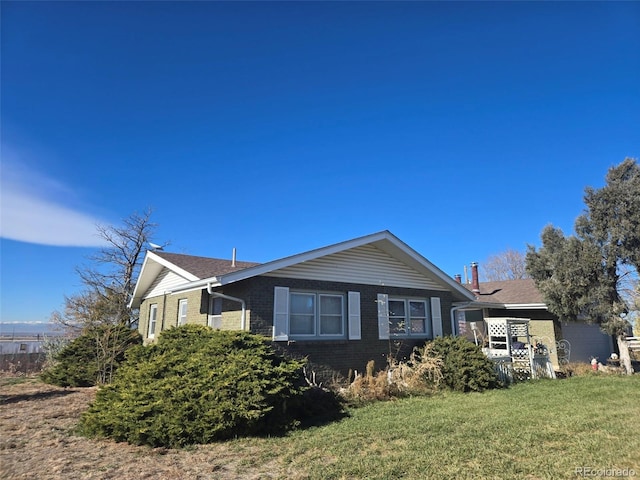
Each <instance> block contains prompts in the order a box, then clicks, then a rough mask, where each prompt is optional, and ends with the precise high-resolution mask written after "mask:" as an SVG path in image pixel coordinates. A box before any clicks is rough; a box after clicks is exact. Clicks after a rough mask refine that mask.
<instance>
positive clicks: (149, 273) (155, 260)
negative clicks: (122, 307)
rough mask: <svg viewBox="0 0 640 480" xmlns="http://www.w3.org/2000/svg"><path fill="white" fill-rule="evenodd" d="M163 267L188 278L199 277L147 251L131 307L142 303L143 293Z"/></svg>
mask: <svg viewBox="0 0 640 480" xmlns="http://www.w3.org/2000/svg"><path fill="white" fill-rule="evenodd" d="M163 267H166V268H168V269H169V270H172V271H173V272H175V273H176V274H178V275H180V276H181V277H184V278H186V279H187V280H190V281H194V280H198V277H196V276H195V275H193V274H192V273H189V272H187V271H186V270H184V269H182V268H180V267H178V266H176V265H174V264H173V263H171V262H168V261H167V260H165V259H164V258H161V257H159V256H158V255H156V254H155V253H153V252H151V251H147V254H146V255H145V257H144V261H143V262H142V268H141V269H140V275H139V276H138V281H137V282H136V286H135V288H134V289H133V295H132V296H131V300H130V301H129V308H138V307H139V306H140V303H141V302H142V295H144V293H145V292H146V291H147V290H148V289H149V287H150V286H151V284H152V283H153V281H154V280H155V279H156V277H157V276H158V275H159V274H160V272H161V271H162V268H163Z"/></svg>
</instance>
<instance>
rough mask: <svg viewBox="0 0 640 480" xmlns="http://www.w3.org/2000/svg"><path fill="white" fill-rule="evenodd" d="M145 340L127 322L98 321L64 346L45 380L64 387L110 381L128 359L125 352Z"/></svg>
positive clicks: (44, 374) (45, 373) (45, 374)
mask: <svg viewBox="0 0 640 480" xmlns="http://www.w3.org/2000/svg"><path fill="white" fill-rule="evenodd" d="M141 343H142V337H141V336H140V334H139V333H138V332H137V331H135V330H131V329H130V328H129V327H127V326H125V325H107V324H104V325H98V326H93V327H90V328H87V329H86V330H85V331H84V333H82V334H81V335H80V336H79V337H77V338H76V339H74V340H73V341H71V342H70V343H69V344H68V345H66V346H65V347H64V348H62V349H61V350H60V351H59V352H58V353H57V354H56V355H55V356H54V362H53V364H52V365H51V366H49V367H48V368H47V369H46V370H45V371H44V372H43V373H42V374H41V376H40V377H41V379H42V381H44V382H45V383H51V384H53V385H58V386H60V387H91V386H94V385H97V384H103V383H108V382H110V381H111V379H112V378H113V375H114V374H115V372H116V370H117V369H118V366H119V365H120V364H121V363H122V362H123V361H124V359H125V352H126V351H127V350H128V349H129V348H131V347H132V346H134V345H139V344H141Z"/></svg>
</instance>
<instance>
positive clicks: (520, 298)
mask: <svg viewBox="0 0 640 480" xmlns="http://www.w3.org/2000/svg"><path fill="white" fill-rule="evenodd" d="M465 287H467V288H468V289H471V285H465ZM478 300H479V301H481V302H494V303H505V304H514V303H522V304H529V303H544V299H543V298H542V295H541V294H540V291H539V290H538V289H537V288H536V285H535V282H534V281H533V279H531V278H526V279H520V280H504V281H501V282H482V283H480V296H479V298H478Z"/></svg>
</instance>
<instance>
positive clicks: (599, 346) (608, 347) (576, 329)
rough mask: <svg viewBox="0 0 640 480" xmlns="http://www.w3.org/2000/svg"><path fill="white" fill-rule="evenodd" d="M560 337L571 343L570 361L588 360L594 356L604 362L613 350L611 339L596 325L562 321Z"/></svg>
mask: <svg viewBox="0 0 640 480" xmlns="http://www.w3.org/2000/svg"><path fill="white" fill-rule="evenodd" d="M562 338H564V339H565V340H568V341H569V343H570V344H571V353H570V357H569V361H571V362H589V361H591V359H592V358H593V357H595V358H597V359H598V361H599V362H602V363H606V360H607V358H609V356H611V354H612V353H613V352H614V351H615V350H614V349H613V339H612V338H611V336H609V335H607V334H606V333H604V332H603V331H602V330H600V326H598V325H593V324H588V323H580V322H562Z"/></svg>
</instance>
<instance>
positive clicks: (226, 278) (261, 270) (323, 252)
mask: <svg viewBox="0 0 640 480" xmlns="http://www.w3.org/2000/svg"><path fill="white" fill-rule="evenodd" d="M389 235H391V233H390V232H388V231H386V230H385V231H382V232H378V233H373V234H371V235H366V236H364V237H358V238H354V239H352V240H347V241H345V242H340V243H336V244H334V245H329V246H327V247H322V248H316V249H315V250H309V251H308V252H303V253H299V254H297V255H292V256H290V257H285V258H281V259H279V260H274V261H271V262H268V263H263V264H261V265H256V266H255V267H250V268H246V269H244V270H240V271H239V272H234V273H229V274H227V275H222V276H221V277H220V278H219V279H218V280H219V281H220V285H226V284H229V283H233V282H237V281H239V280H245V279H247V278H250V277H256V276H258V275H264V274H266V273H270V272H273V271H275V270H280V269H282V268H286V267H290V266H292V265H297V264H299V263H304V262H308V261H310V260H315V259H316V258H320V257H324V256H327V255H332V254H334V253H339V252H343V251H345V250H349V249H351V248H356V247H361V246H362V245H368V244H370V243H374V242H376V241H380V240H382V239H385V238H387V237H388V236H389Z"/></svg>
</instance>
